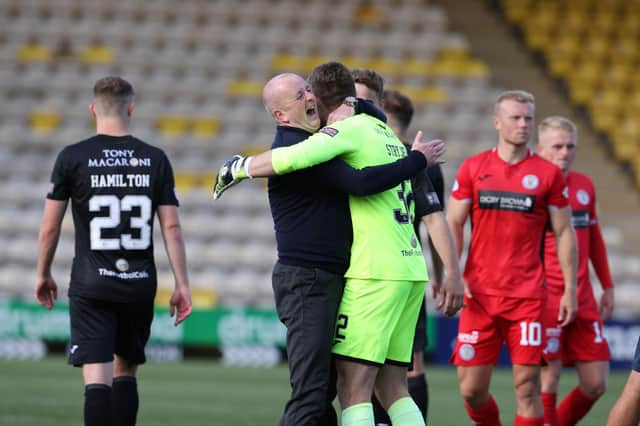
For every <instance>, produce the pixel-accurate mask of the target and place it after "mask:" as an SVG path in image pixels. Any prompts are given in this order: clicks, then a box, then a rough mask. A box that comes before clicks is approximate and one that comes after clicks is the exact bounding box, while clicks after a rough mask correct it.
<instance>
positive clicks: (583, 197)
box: [576, 189, 591, 206]
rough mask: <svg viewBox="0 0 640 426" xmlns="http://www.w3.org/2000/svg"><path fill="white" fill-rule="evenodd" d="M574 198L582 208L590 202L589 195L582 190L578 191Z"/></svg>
mask: <svg viewBox="0 0 640 426" xmlns="http://www.w3.org/2000/svg"><path fill="white" fill-rule="evenodd" d="M576 198H577V199H578V202H579V203H580V204H582V205H583V206H586V205H587V204H589V201H591V197H589V193H588V192H587V191H585V190H584V189H578V192H577V193H576Z"/></svg>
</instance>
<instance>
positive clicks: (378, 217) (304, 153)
mask: <svg viewBox="0 0 640 426" xmlns="http://www.w3.org/2000/svg"><path fill="white" fill-rule="evenodd" d="M310 82H311V85H312V88H313V91H314V93H315V94H316V97H317V107H318V112H319V114H320V117H321V118H327V117H328V115H329V112H330V111H334V113H335V112H336V111H335V110H336V109H338V108H339V107H341V105H342V104H343V101H344V100H345V99H346V98H349V97H352V96H354V95H355V89H354V84H353V79H352V77H351V74H350V72H349V70H348V69H347V68H346V67H344V66H343V65H342V64H339V63H336V62H329V63H326V64H323V65H320V66H318V67H316V68H315V69H314V71H313V72H312V74H311V77H310ZM342 109H343V108H340V110H342ZM420 138H421V135H420V134H419V136H418V137H417V141H416V142H414V147H416V145H417V143H419V139H420ZM421 149H422V150H423V152H425V153H426V156H427V159H428V162H429V163H431V164H434V163H436V164H437V163H439V162H441V161H440V157H441V155H442V152H443V149H444V147H443V144H442V143H441V142H439V141H432V142H430V143H429V144H426V145H425V146H423V147H421ZM336 156H340V158H341V159H343V160H345V161H346V162H347V163H348V164H350V165H351V166H353V167H355V168H362V167H366V166H372V165H379V164H386V163H389V162H392V161H394V160H397V159H399V158H403V157H404V156H406V150H405V148H404V147H403V145H402V143H401V142H400V141H399V140H398V139H397V138H396V137H395V135H394V134H393V132H392V131H391V129H389V127H388V126H386V125H385V124H384V123H382V122H381V121H379V120H376V119H374V118H372V117H369V116H366V115H357V116H354V117H350V118H347V119H345V120H343V121H341V122H339V123H336V124H334V125H333V126H332V127H325V128H323V129H322V130H320V132H318V133H317V134H316V135H314V136H312V137H311V138H309V139H308V140H307V141H305V142H302V143H299V144H297V145H294V146H291V147H287V148H279V149H275V150H273V151H270V152H267V153H263V154H260V155H258V156H256V157H250V158H248V159H245V158H243V157H240V156H236V157H234V158H233V159H231V160H229V161H228V162H227V163H225V165H224V166H223V167H222V168H221V169H220V172H219V175H218V179H217V183H216V188H215V193H214V195H215V196H219V195H220V194H221V193H222V192H223V191H224V190H225V189H226V188H228V187H229V186H231V185H233V184H235V183H237V181H238V180H239V179H242V178H246V177H249V176H267V175H272V174H274V172H275V173H277V174H284V173H288V172H291V171H294V170H298V169H302V168H306V167H310V166H312V165H315V164H318V163H321V162H324V161H327V160H329V159H331V158H333V157H336ZM423 195H424V194H423ZM413 196H414V195H413V194H412V191H411V185H410V184H409V182H407V181H404V182H402V183H401V184H400V185H397V186H396V187H395V188H393V189H391V190H387V191H384V192H382V193H380V194H376V195H371V196H367V197H355V196H350V197H349V206H350V212H351V216H352V225H353V244H352V249H351V263H350V266H349V269H348V270H347V272H346V274H345V276H346V278H347V282H346V286H345V291H344V296H343V299H342V302H341V305H340V309H339V314H338V326H337V327H336V334H335V342H334V347H333V352H334V354H335V355H336V357H337V359H338V393H339V397H340V403H341V406H342V408H343V412H342V424H343V425H344V426H349V425H353V424H367V425H373V411H372V408H371V403H370V398H371V392H372V390H373V388H374V383H375V388H376V393H377V395H378V397H379V399H380V400H381V402H382V403H383V405H384V407H385V408H386V409H387V410H388V412H389V415H390V417H391V420H392V422H393V424H394V425H395V426H403V425H421V424H422V425H423V424H424V421H423V419H422V416H421V414H420V412H419V410H418V408H417V407H416V406H415V404H414V403H413V401H412V399H411V398H410V397H409V393H408V391H407V384H406V377H405V374H406V367H407V366H408V364H409V362H410V360H411V342H412V337H413V335H412V334H413V329H414V326H415V322H416V319H417V316H418V309H419V307H420V303H421V301H422V298H423V296H424V284H425V282H426V281H427V279H428V276H427V271H426V266H425V262H424V257H423V254H422V250H421V248H420V245H419V243H418V240H417V238H416V236H415V233H414V231H413V227H412V224H411V223H412V217H413V212H414V206H413ZM432 237H433V238H434V242H435V243H436V246H440V247H443V248H445V247H449V248H450V250H446V249H443V252H444V253H450V252H452V251H453V250H452V249H451V246H452V241H451V238H450V234H448V233H446V232H436V233H434V234H433V235H432ZM451 290H452V291H448V292H447V294H446V296H445V298H444V302H443V304H444V308H443V309H444V312H445V314H448V315H453V314H455V313H456V312H457V311H458V310H459V309H460V307H461V306H462V283H461V282H460V280H459V279H458V280H457V286H453V287H452V288H451ZM360 422H361V423H360Z"/></svg>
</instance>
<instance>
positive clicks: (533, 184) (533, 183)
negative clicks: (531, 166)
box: [522, 175, 540, 189]
mask: <svg viewBox="0 0 640 426" xmlns="http://www.w3.org/2000/svg"><path fill="white" fill-rule="evenodd" d="M538 185H540V179H538V176H536V175H526V176H525V177H523V178H522V186H524V187H525V188H526V189H536V188H537V187H538Z"/></svg>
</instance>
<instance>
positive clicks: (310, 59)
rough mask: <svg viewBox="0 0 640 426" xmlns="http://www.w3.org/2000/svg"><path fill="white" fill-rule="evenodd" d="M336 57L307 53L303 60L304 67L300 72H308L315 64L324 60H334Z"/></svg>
mask: <svg viewBox="0 0 640 426" xmlns="http://www.w3.org/2000/svg"><path fill="white" fill-rule="evenodd" d="M335 60H336V58H335V57H334V56H326V55H309V56H307V58H306V59H305V61H304V69H303V71H302V73H304V74H308V73H310V72H311V71H312V70H313V69H314V68H315V67H316V66H318V65H320V64H324V63H325V62H329V61H335Z"/></svg>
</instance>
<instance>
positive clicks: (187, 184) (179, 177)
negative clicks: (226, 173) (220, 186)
mask: <svg viewBox="0 0 640 426" xmlns="http://www.w3.org/2000/svg"><path fill="white" fill-rule="evenodd" d="M174 179H175V183H176V188H178V189H181V190H191V189H194V188H210V187H211V186H212V185H213V182H214V181H215V179H216V177H215V175H214V174H213V173H207V172H194V171H187V170H176V172H175V176H174Z"/></svg>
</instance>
